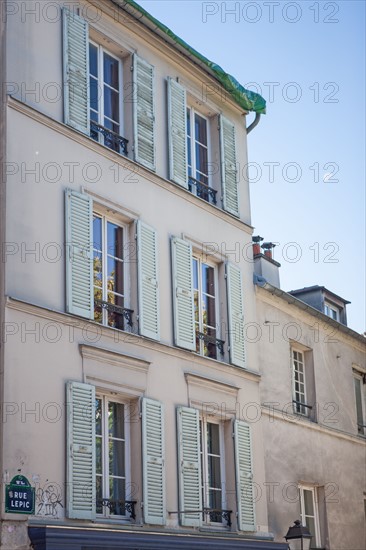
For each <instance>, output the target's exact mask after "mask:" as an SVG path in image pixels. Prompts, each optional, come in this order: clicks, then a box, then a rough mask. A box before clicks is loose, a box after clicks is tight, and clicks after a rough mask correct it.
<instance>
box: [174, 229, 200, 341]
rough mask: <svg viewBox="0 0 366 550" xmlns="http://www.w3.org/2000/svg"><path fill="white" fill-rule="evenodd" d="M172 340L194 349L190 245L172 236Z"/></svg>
mask: <svg viewBox="0 0 366 550" xmlns="http://www.w3.org/2000/svg"><path fill="white" fill-rule="evenodd" d="M172 275H173V311H174V341H175V345H176V346H179V347H181V348H185V349H189V350H192V351H195V349H196V336H195V326H194V304H193V273H192V246H191V245H190V244H189V243H187V242H186V241H183V240H182V239H178V238H177V237H173V238H172Z"/></svg>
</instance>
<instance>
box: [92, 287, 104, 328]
mask: <svg viewBox="0 0 366 550" xmlns="http://www.w3.org/2000/svg"><path fill="white" fill-rule="evenodd" d="M102 298H103V296H102V289H101V288H94V321H96V322H97V323H102V322H103V309H102V307H101V306H99V305H96V303H95V300H102Z"/></svg>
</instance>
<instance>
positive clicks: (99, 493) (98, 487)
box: [96, 476, 103, 514]
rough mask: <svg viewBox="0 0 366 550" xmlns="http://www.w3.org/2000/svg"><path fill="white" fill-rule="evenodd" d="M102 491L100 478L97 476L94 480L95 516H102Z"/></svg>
mask: <svg viewBox="0 0 366 550" xmlns="http://www.w3.org/2000/svg"><path fill="white" fill-rule="evenodd" d="M102 498H103V490H102V477H101V476H97V478H96V500H97V502H96V505H97V506H96V512H97V514H103V506H102V502H101V501H102Z"/></svg>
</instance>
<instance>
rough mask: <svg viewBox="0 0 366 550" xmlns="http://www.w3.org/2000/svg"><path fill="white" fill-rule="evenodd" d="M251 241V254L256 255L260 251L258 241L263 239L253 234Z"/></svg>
mask: <svg viewBox="0 0 366 550" xmlns="http://www.w3.org/2000/svg"><path fill="white" fill-rule="evenodd" d="M252 241H253V256H258V254H260V253H261V245H260V242H261V241H263V237H260V236H259V235H255V236H254V237H252Z"/></svg>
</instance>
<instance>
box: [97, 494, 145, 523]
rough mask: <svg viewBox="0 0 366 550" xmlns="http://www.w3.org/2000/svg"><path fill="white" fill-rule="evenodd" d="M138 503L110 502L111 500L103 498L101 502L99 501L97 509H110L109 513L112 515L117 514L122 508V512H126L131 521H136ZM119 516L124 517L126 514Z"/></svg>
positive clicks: (128, 501) (127, 501) (132, 501)
mask: <svg viewBox="0 0 366 550" xmlns="http://www.w3.org/2000/svg"><path fill="white" fill-rule="evenodd" d="M136 503H137V501H136V500H110V499H109V498H102V499H100V500H97V507H98V506H103V507H105V508H109V511H110V512H111V513H112V514H115V513H116V512H118V510H119V509H121V508H122V511H123V510H125V511H126V512H128V513H129V514H130V519H136V513H135V504H136ZM118 515H121V516H122V515H124V514H118Z"/></svg>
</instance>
